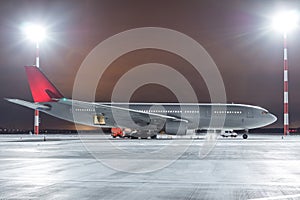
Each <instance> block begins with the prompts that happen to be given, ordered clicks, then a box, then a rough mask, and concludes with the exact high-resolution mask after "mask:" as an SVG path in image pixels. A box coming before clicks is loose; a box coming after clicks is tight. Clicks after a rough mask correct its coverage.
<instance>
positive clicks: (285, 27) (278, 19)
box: [273, 11, 298, 136]
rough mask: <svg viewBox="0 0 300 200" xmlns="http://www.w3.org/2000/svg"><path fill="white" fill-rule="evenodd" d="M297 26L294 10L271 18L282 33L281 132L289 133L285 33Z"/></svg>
mask: <svg viewBox="0 0 300 200" xmlns="http://www.w3.org/2000/svg"><path fill="white" fill-rule="evenodd" d="M297 26H298V14H297V12H295V11H285V12H281V13H278V14H277V15H275V16H274V18H273V28H274V29H275V30H277V31H280V32H281V33H282V34H283V82H284V83H283V85H284V89H283V107H284V111H283V118H284V120H283V129H284V130H283V134H284V136H286V135H287V134H288V133H289V106H288V105H289V104H288V103H289V95H288V56H287V33H288V32H290V31H291V30H293V29H295V28H296V27H297Z"/></svg>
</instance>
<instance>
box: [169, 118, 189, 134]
mask: <svg viewBox="0 0 300 200" xmlns="http://www.w3.org/2000/svg"><path fill="white" fill-rule="evenodd" d="M165 132H166V134H169V135H186V132H187V123H186V122H178V121H170V120H168V121H167V122H166V124H165Z"/></svg>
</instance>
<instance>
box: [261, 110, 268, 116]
mask: <svg viewBox="0 0 300 200" xmlns="http://www.w3.org/2000/svg"><path fill="white" fill-rule="evenodd" d="M268 113H269V112H268V111H262V112H261V114H263V115H266V114H268Z"/></svg>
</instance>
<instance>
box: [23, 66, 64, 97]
mask: <svg viewBox="0 0 300 200" xmlns="http://www.w3.org/2000/svg"><path fill="white" fill-rule="evenodd" d="M25 71H26V74H27V78H28V82H29V87H30V90H31V94H32V97H33V100H34V102H49V101H53V99H60V98H63V95H62V94H61V93H60V92H59V91H58V90H57V89H56V88H55V86H54V85H53V84H52V83H51V82H50V81H49V80H48V78H47V77H46V76H45V75H44V74H43V72H41V70H40V69H39V68H37V67H36V66H25Z"/></svg>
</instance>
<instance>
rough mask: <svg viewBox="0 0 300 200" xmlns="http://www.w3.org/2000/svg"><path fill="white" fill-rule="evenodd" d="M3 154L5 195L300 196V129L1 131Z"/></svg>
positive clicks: (0, 192) (0, 170) (254, 199)
mask: <svg viewBox="0 0 300 200" xmlns="http://www.w3.org/2000/svg"><path fill="white" fill-rule="evenodd" d="M44 139H45V140H46V141H44ZM203 152H204V153H203ZM0 158H1V159H0V199H80V200H83V199H118V200H121V199H133V200H135V199H136V200H140V199H148V200H155V199H170V200H171V199H172V200H176V199H187V200H188V199H226V200H227V199H251V200H269V199H300V137H299V136H287V137H285V138H284V139H282V138H281V136H280V135H251V134H249V139H247V140H243V139H242V138H241V135H239V136H238V137H237V138H219V139H217V140H210V141H207V140H206V139H205V137H204V136H203V137H200V138H196V139H193V140H191V139H188V137H182V138H177V139H170V138H164V139H158V140H129V139H111V138H110V137H109V136H104V135H46V136H45V138H44V135H39V136H34V135H33V136H29V135H0Z"/></svg>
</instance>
